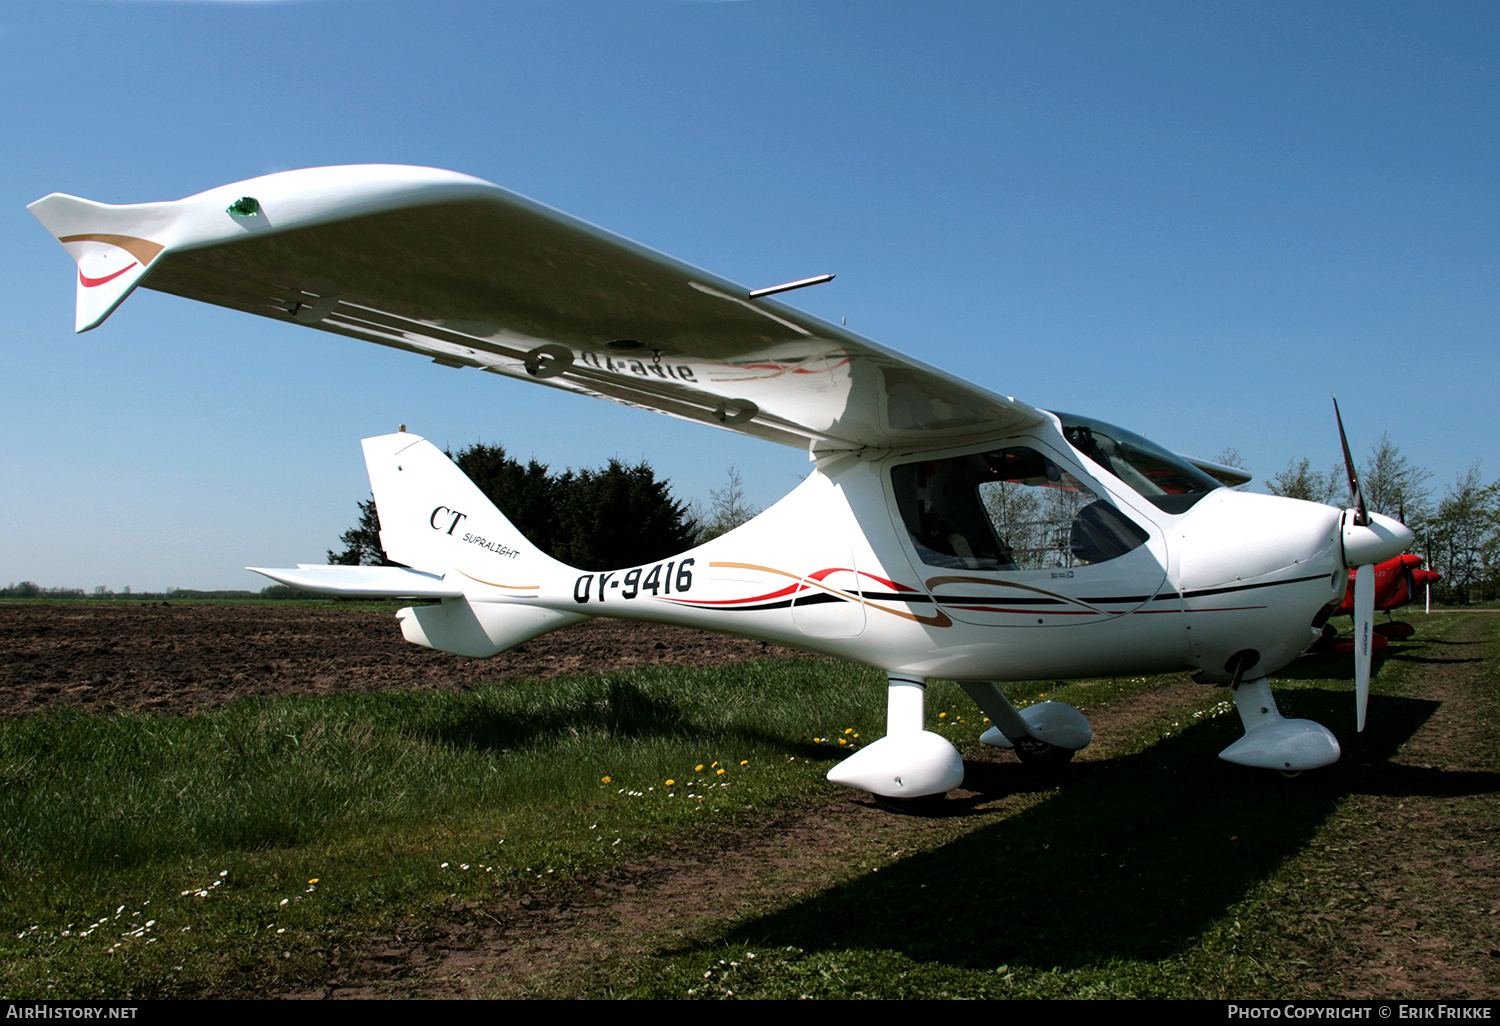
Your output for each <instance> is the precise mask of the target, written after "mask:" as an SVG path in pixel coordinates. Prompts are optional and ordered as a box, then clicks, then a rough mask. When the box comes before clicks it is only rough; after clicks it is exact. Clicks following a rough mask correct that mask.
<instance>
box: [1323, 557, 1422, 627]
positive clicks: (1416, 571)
mask: <svg viewBox="0 0 1500 1026" xmlns="http://www.w3.org/2000/svg"><path fill="white" fill-rule="evenodd" d="M1442 579H1443V575H1442V574H1440V573H1438V572H1437V571H1435V570H1423V569H1422V557H1421V556H1413V555H1411V554H1410V553H1407V554H1405V555H1401V556H1397V557H1396V558H1395V559H1388V560H1386V561H1385V562H1384V563H1378V564H1376V566H1375V608H1376V609H1385V610H1391V609H1395V608H1397V607H1399V606H1404V605H1406V604H1407V603H1408V602H1411V601H1413V600H1414V599H1415V598H1416V597H1417V595H1418V594H1419V592H1420V589H1422V588H1423V587H1425V586H1427V585H1430V584H1436V583H1437V582H1438V581H1440V580H1442ZM1330 615H1331V616H1353V615H1354V571H1352V570H1351V571H1350V572H1349V590H1348V591H1346V592H1344V600H1343V601H1342V602H1340V603H1339V606H1338V608H1337V609H1335V610H1334V611H1333V613H1332V614H1330ZM1374 630H1375V637H1374V638H1372V639H1371V641H1372V642H1373V644H1374V647H1375V648H1377V649H1380V648H1384V647H1385V646H1386V644H1387V643H1389V642H1391V641H1404V640H1406V639H1407V638H1409V637H1411V636H1412V635H1413V634H1415V633H1416V630H1417V629H1416V628H1415V627H1413V626H1412V625H1411V624H1409V623H1407V622H1405V621H1404V620H1390V621H1387V622H1386V623H1378V624H1375V626H1374ZM1334 647H1335V648H1337V649H1338V650H1339V651H1340V652H1352V651H1354V639H1352V638H1345V639H1343V640H1340V641H1337V642H1335V643H1334Z"/></svg>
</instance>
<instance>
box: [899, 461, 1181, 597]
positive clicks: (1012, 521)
mask: <svg viewBox="0 0 1500 1026" xmlns="http://www.w3.org/2000/svg"><path fill="white" fill-rule="evenodd" d="M885 478H886V485H887V487H888V488H889V489H890V498H891V500H892V503H893V508H894V510H895V513H896V524H895V526H896V528H897V532H898V534H899V535H900V536H901V537H902V539H903V542H904V545H905V547H906V550H907V554H908V556H909V557H910V558H911V561H912V566H913V568H914V569H915V570H916V571H917V573H918V574H919V576H920V578H921V579H922V581H923V584H924V586H925V587H926V588H927V591H928V592H929V594H931V595H932V598H933V600H934V602H935V603H936V604H937V605H938V607H939V608H940V609H942V610H943V611H944V612H946V613H947V614H948V615H949V616H951V617H952V618H953V619H955V620H960V621H964V622H966V623H973V624H981V625H984V626H993V627H1038V626H1046V627H1061V626H1077V625H1081V624H1092V623H1099V622H1101V621H1108V620H1113V619H1117V618H1119V617H1122V616H1126V615H1130V614H1133V613H1136V612H1148V611H1150V609H1149V606H1150V605H1151V604H1152V602H1153V600H1155V599H1156V598H1157V596H1158V594H1159V593H1160V592H1161V590H1162V586H1163V584H1164V583H1165V581H1166V563H1167V560H1166V545H1165V541H1164V538H1163V535H1162V533H1161V531H1160V530H1159V529H1158V528H1157V527H1156V526H1155V525H1154V524H1153V523H1151V522H1150V521H1149V520H1146V519H1145V518H1144V517H1141V516H1140V515H1139V514H1138V513H1135V512H1134V511H1130V512H1127V511H1126V510H1124V509H1122V508H1121V506H1120V505H1119V504H1118V503H1117V502H1115V501H1114V500H1113V499H1112V498H1111V497H1110V495H1109V494H1108V493H1107V492H1106V491H1105V490H1104V488H1103V487H1102V486H1100V485H1099V484H1098V483H1097V482H1095V481H1093V480H1092V479H1090V478H1089V477H1088V476H1087V475H1086V474H1085V473H1084V472H1083V471H1082V469H1081V467H1080V466H1079V464H1078V463H1077V462H1076V461H1075V460H1072V459H1071V458H1069V457H1068V456H1066V455H1064V454H1062V453H1061V452H1059V451H1058V450H1057V449H1056V448H1054V447H1052V446H1050V445H1048V444H1046V443H1045V442H1044V441H1042V440H1041V439H1037V438H1019V439H1013V440H1008V441H1006V442H1003V443H999V444H997V445H996V446H995V447H994V448H992V449H988V450H986V451H982V452H957V453H943V454H928V455H926V456H924V457H923V458H921V459H916V460H913V459H911V458H910V457H905V458H903V457H899V456H897V457H893V458H892V459H891V461H890V464H889V466H888V467H887V472H886V474H885ZM1168 597H1169V598H1170V597H1171V595H1170V593H1169V595H1168ZM1168 608H1172V609H1173V611H1175V607H1171V606H1170V603H1167V604H1164V606H1163V609H1164V610H1166V609H1168Z"/></svg>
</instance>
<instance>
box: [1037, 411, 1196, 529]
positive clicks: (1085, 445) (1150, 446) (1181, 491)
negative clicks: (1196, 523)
mask: <svg viewBox="0 0 1500 1026" xmlns="http://www.w3.org/2000/svg"><path fill="white" fill-rule="evenodd" d="M1052 412H1055V411H1052ZM1056 416H1057V418H1058V419H1059V420H1061V421H1062V428H1063V434H1064V435H1065V436H1067V439H1068V442H1069V443H1070V444H1071V445H1072V446H1073V448H1075V449H1077V450H1078V451H1079V452H1081V453H1083V454H1084V455H1085V456H1087V457H1088V458H1089V459H1091V460H1093V461H1094V462H1095V463H1097V464H1099V466H1101V467H1103V468H1104V469H1105V470H1107V471H1109V472H1110V473H1111V474H1113V475H1115V477H1117V478H1119V479H1120V480H1121V481H1124V482H1125V483H1126V484H1127V485H1129V486H1130V487H1131V488H1134V489H1135V490H1136V491H1137V492H1139V493H1140V494H1141V496H1142V497H1143V498H1145V499H1146V500H1148V501H1149V502H1151V503H1152V504H1154V505H1155V506H1156V507H1157V508H1158V509H1161V510H1162V511H1164V512H1167V513H1186V512H1187V511H1188V510H1189V509H1191V508H1192V506H1193V504H1194V503H1196V502H1197V501H1198V500H1199V499H1201V498H1203V497H1204V496H1205V495H1207V494H1208V493H1209V492H1211V491H1213V490H1214V489H1216V488H1219V487H1222V486H1221V485H1220V483H1219V482H1218V481H1216V480H1214V479H1213V478H1212V477H1210V476H1209V475H1208V474H1205V473H1204V472H1203V471H1201V470H1199V469H1198V468H1197V467H1195V466H1193V465H1192V464H1191V463H1189V462H1188V461H1187V460H1185V459H1183V458H1182V457H1181V456H1178V455H1177V454H1176V453H1172V452H1168V451H1167V450H1166V449H1163V448H1162V447H1161V446H1159V445H1157V444H1156V443H1155V442H1151V441H1147V440H1146V439H1145V438H1142V437H1141V436H1140V435H1138V434H1136V433H1135V432H1133V431H1126V430H1125V429H1124V428H1121V427H1115V426H1114V425H1113V424H1106V423H1104V421H1102V420H1094V419H1093V418H1091V417H1079V416H1077V415H1076V414H1072V413H1056Z"/></svg>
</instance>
